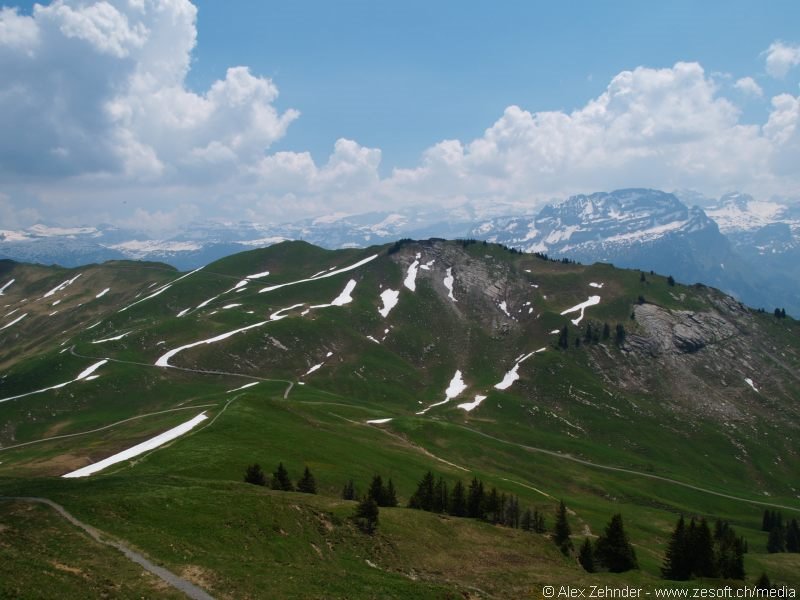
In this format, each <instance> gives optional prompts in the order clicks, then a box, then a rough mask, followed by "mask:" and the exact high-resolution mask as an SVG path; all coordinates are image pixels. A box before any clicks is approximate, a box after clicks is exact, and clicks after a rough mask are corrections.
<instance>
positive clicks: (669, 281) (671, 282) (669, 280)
mask: <svg viewBox="0 0 800 600" xmlns="http://www.w3.org/2000/svg"><path fill="white" fill-rule="evenodd" d="M667 285H668V286H670V287H672V286H674V285H675V278H674V277H673V276H672V275H670V276H669V277H667Z"/></svg>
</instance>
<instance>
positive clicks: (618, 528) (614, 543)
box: [594, 513, 639, 573]
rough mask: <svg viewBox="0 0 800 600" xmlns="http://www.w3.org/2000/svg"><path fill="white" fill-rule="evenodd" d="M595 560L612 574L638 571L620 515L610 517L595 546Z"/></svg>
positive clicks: (634, 553)
mask: <svg viewBox="0 0 800 600" xmlns="http://www.w3.org/2000/svg"><path fill="white" fill-rule="evenodd" d="M594 552H595V558H596V559H597V562H598V563H600V564H601V565H603V566H605V567H606V568H607V569H608V570H609V571H611V572H612V573H624V572H625V571H630V570H631V569H638V568H639V563H638V561H637V560H636V552H635V551H634V549H633V546H631V543H630V541H629V540H628V536H627V534H626V533H625V527H624V525H623V522H622V515H621V514H619V513H617V514H616V515H614V516H613V517H611V521H609V523H608V525H606V529H605V531H604V532H603V535H601V536H600V537H599V538H597V543H596V544H595V549H594Z"/></svg>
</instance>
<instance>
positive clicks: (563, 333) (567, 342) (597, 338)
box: [558, 321, 627, 350]
mask: <svg viewBox="0 0 800 600" xmlns="http://www.w3.org/2000/svg"><path fill="white" fill-rule="evenodd" d="M626 335H627V333H626V332H625V326H624V325H623V324H622V323H617V324H616V326H615V328H614V333H613V338H614V343H615V344H616V345H617V346H621V345H622V344H623V343H624V342H625V336H626ZM611 337H612V333H611V326H610V325H609V324H608V323H603V324H602V325H600V324H599V323H596V322H592V321H589V322H588V323H586V329H584V331H583V333H582V334H581V333H580V332H575V333H571V332H570V328H569V326H567V325H564V327H562V328H561V330H560V331H559V334H558V347H559V348H561V349H562V350H566V349H568V348H569V347H570V346H572V345H574V346H575V347H576V348H579V347H580V346H581V344H599V343H600V342H601V341H607V340H609V339H611Z"/></svg>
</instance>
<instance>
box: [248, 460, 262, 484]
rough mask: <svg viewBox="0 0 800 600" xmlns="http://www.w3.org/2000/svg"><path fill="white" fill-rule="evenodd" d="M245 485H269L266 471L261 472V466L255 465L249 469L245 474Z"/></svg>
mask: <svg viewBox="0 0 800 600" xmlns="http://www.w3.org/2000/svg"><path fill="white" fill-rule="evenodd" d="M244 481H245V483H252V484H253V485H267V478H266V476H265V475H264V471H262V470H261V465H259V464H258V463H255V464H253V465H250V466H249V467H247V469H246V470H245V472H244Z"/></svg>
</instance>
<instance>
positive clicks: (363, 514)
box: [354, 495, 379, 533]
mask: <svg viewBox="0 0 800 600" xmlns="http://www.w3.org/2000/svg"><path fill="white" fill-rule="evenodd" d="M378 514H379V509H378V503H377V502H375V499H374V498H373V497H372V496H370V495H365V496H364V497H363V498H362V499H361V501H360V502H359V503H358V506H356V512H355V515H354V516H355V519H356V523H358V526H359V527H360V528H361V530H362V531H364V532H366V533H372V532H373V531H375V529H376V528H377V527H378Z"/></svg>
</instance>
